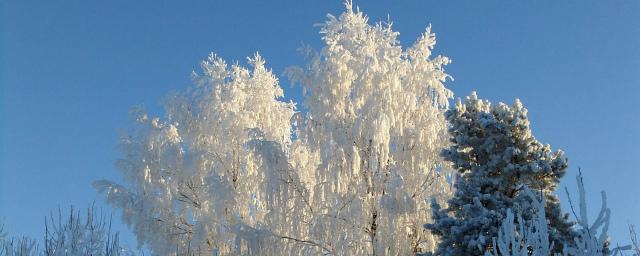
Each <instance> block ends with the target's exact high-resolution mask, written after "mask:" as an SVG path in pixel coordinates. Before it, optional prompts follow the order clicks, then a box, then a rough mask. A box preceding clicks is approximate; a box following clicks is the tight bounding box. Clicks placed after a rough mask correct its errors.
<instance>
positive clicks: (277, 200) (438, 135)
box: [95, 2, 452, 255]
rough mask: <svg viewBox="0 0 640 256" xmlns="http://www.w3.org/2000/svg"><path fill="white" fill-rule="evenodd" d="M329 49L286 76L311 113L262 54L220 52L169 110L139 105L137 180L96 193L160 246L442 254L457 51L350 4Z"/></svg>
mask: <svg viewBox="0 0 640 256" xmlns="http://www.w3.org/2000/svg"><path fill="white" fill-rule="evenodd" d="M320 31H321V33H322V34H323V40H324V43H325V47H324V48H323V49H322V50H321V51H319V52H314V51H313V50H310V49H306V50H305V52H306V53H307V56H308V57H309V58H308V60H309V62H308V65H307V66H306V67H292V68H289V69H288V70H287V72H286V73H287V74H288V75H289V77H290V78H291V80H292V81H294V82H295V83H298V84H300V85H301V86H302V87H303V89H304V91H305V98H304V106H305V107H306V110H307V111H306V112H305V113H301V112H297V110H296V108H295V105H294V104H293V103H285V102H282V101H280V100H279V99H280V98H281V97H282V96H283V91H282V89H281V88H280V86H279V85H278V79H277V78H276V77H275V76H274V75H273V74H272V73H271V71H269V70H268V69H267V68H266V67H265V61H264V60H263V59H262V57H260V56H259V55H256V56H255V57H254V58H251V59H249V63H250V65H251V68H243V67H240V66H239V65H232V66H231V67H228V66H227V65H226V63H225V62H224V61H223V60H222V59H220V58H218V57H217V56H215V55H210V56H209V58H208V59H207V60H206V61H204V62H203V63H202V65H201V66H202V74H200V75H194V81H195V84H196V86H195V87H194V88H191V89H189V90H187V91H186V92H183V93H176V94H173V95H171V96H170V97H169V99H168V100H167V103H166V105H165V116H164V117H163V118H162V119H160V118H151V117H148V116H147V115H146V114H145V113H143V112H142V111H135V114H134V115H135V123H136V125H135V129H134V130H133V131H132V132H131V133H130V134H129V135H128V136H125V137H123V138H122V140H121V143H120V144H121V146H122V152H123V154H124V156H123V159H122V160H120V161H119V162H118V169H119V171H120V172H121V174H122V177H123V178H124V180H126V183H125V184H117V183H114V182H110V181H97V182H96V183H95V187H96V188H97V189H98V190H99V191H101V192H103V193H104V194H105V195H106V197H107V200H108V201H109V202H110V203H111V204H113V205H114V206H115V207H117V208H119V209H122V211H123V218H124V221H125V222H126V223H127V224H128V225H130V226H131V227H132V229H133V230H134V232H135V234H136V235H137V238H138V242H139V244H140V245H147V246H148V247H149V248H150V249H151V250H152V251H153V253H154V254H160V255H167V254H169V253H176V250H177V252H178V253H179V254H194V255H202V254H205V255H210V254H211V253H220V254H225V255H226V254H252V255H282V254H289V255H309V254H337V255H365V254H369V255H407V254H413V253H416V252H421V251H428V250H431V249H432V248H433V246H434V244H435V239H434V238H433V237H432V236H431V235H430V234H429V233H427V232H425V231H424V230H423V228H422V223H423V222H424V221H425V220H429V219H430V213H431V211H430V210H429V209H430V208H429V207H430V206H429V203H428V202H429V201H430V200H431V199H435V200H438V201H440V202H444V199H446V198H447V197H448V196H449V194H450V185H449V183H448V182H447V177H448V176H449V171H448V170H449V169H448V168H447V165H446V163H444V162H443V161H442V160H441V158H440V156H439V152H440V150H441V148H442V147H443V146H444V145H446V121H445V119H444V111H445V109H446V108H447V107H448V105H447V104H448V103H447V102H448V99H449V98H450V97H451V96H452V93H451V92H450V91H449V90H448V89H446V88H445V87H444V85H443V82H444V81H445V79H446V78H447V77H448V76H447V75H446V74H445V73H444V71H443V66H444V65H446V64H447V63H449V60H448V59H447V58H446V57H442V56H436V57H431V51H432V49H433V47H434V44H435V36H434V34H433V33H431V30H430V29H429V28H428V29H427V31H426V32H425V33H424V34H423V35H422V36H421V37H420V38H419V39H418V40H417V41H416V43H415V44H414V45H413V46H412V47H410V48H409V49H407V50H403V49H402V47H401V46H400V44H399V42H398V41H397V36H398V33H397V32H394V31H393V30H392V29H391V25H390V24H387V25H383V24H376V25H369V24H368V19H367V17H366V16H365V15H364V14H363V13H361V12H360V11H353V8H352V5H351V3H350V2H348V3H347V10H346V12H344V13H343V14H342V15H340V16H339V17H334V16H331V15H329V16H328V21H326V22H325V23H324V24H323V25H322V27H321V30H320Z"/></svg>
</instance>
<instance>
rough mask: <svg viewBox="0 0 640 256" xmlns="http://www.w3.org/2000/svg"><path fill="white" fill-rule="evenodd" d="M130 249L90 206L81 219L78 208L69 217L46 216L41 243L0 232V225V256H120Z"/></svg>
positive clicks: (109, 224) (1, 230)
mask: <svg viewBox="0 0 640 256" xmlns="http://www.w3.org/2000/svg"><path fill="white" fill-rule="evenodd" d="M130 254H131V252H130V251H129V250H127V249H126V248H124V247H122V246H121V245H120V242H119V239H118V233H117V232H112V230H111V222H110V219H109V221H107V219H106V218H105V216H104V215H96V214H95V211H94V209H93V208H89V209H87V212H86V216H85V217H84V218H83V217H82V216H81V215H80V211H74V210H73V208H71V212H70V213H69V216H68V217H64V218H63V216H62V213H61V212H58V215H57V216H54V215H53V214H52V215H50V216H49V217H48V218H45V235H44V246H41V245H39V244H38V243H37V241H36V240H34V239H32V238H29V237H14V238H10V237H9V236H8V235H7V234H5V233H3V226H2V224H0V256H14V255H15V256H38V255H43V256H45V255H46V256H67V255H94V256H119V255H130Z"/></svg>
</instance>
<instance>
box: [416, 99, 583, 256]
mask: <svg viewBox="0 0 640 256" xmlns="http://www.w3.org/2000/svg"><path fill="white" fill-rule="evenodd" d="M446 118H447V120H448V121H449V123H450V125H451V126H450V128H449V133H450V135H451V142H452V144H451V146H450V147H449V148H447V149H445V150H443V152H442V155H443V157H444V158H445V159H446V160H448V161H450V162H451V163H452V164H453V167H454V168H455V169H456V170H457V171H458V173H459V176H458V177H457V180H456V181H455V184H454V189H455V192H454V196H453V198H451V199H449V200H448V207H447V208H441V207H440V205H438V203H437V202H434V203H433V206H432V209H433V215H434V216H433V220H434V222H433V223H430V224H427V225H425V227H426V228H427V229H428V230H430V231H431V232H432V233H433V234H435V235H437V236H440V238H441V242H440V244H439V246H438V247H437V249H436V251H435V254H436V255H482V254H483V253H484V252H485V251H486V250H487V249H490V247H491V237H496V236H497V234H498V229H499V227H500V223H501V222H502V220H503V219H504V218H505V217H506V216H507V209H509V208H511V209H514V210H516V211H518V212H521V213H522V215H523V220H524V221H525V222H530V221H531V219H532V217H533V215H534V213H533V212H532V210H533V209H532V208H533V207H529V206H530V205H531V201H530V199H529V198H527V197H525V196H523V193H522V189H523V187H524V186H527V187H529V188H531V189H532V190H533V191H536V193H538V195H540V196H541V195H544V196H545V197H546V198H545V199H546V207H545V214H546V216H547V219H548V222H549V230H548V232H549V239H550V240H551V241H550V242H553V243H554V244H555V248H554V250H561V249H562V246H563V245H565V244H567V243H571V242H570V241H573V235H574V234H573V231H572V229H571V226H572V223H571V222H570V221H569V220H568V214H562V213H561V210H560V207H559V204H558V198H557V197H556V196H555V194H554V191H555V189H556V186H557V185H558V182H559V180H560V178H562V176H564V174H565V172H566V168H567V159H566V158H565V157H564V154H563V152H562V151H556V152H552V151H551V147H550V146H549V145H543V144H541V143H540V142H538V141H537V140H536V139H535V138H534V137H533V136H532V134H531V129H530V127H529V120H528V119H527V109H526V108H524V106H523V105H522V103H521V102H520V101H519V100H516V102H515V104H514V105H513V106H512V107H509V106H507V105H505V104H503V103H499V104H497V105H494V106H492V105H491V103H490V102H489V101H486V100H481V99H478V96H477V95H476V93H475V92H473V93H472V94H471V96H468V97H467V98H466V101H465V103H464V104H463V103H462V102H460V101H458V102H457V104H456V106H455V108H453V109H451V110H449V111H447V112H446Z"/></svg>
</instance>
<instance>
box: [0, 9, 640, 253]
mask: <svg viewBox="0 0 640 256" xmlns="http://www.w3.org/2000/svg"><path fill="white" fill-rule="evenodd" d="M392 2H394V3H392ZM354 4H355V5H358V6H360V8H361V10H363V11H364V12H365V13H367V14H368V16H369V17H370V21H378V20H384V21H386V20H387V17H390V19H391V20H392V21H393V23H394V28H395V30H397V31H399V32H400V40H401V42H402V44H403V45H405V46H408V45H410V44H411V43H413V41H414V40H415V39H416V38H417V36H418V35H419V34H420V33H421V32H423V31H424V28H425V27H426V26H427V25H429V24H432V27H433V31H435V33H436V35H437V40H438V44H437V45H436V53H439V54H443V55H446V56H448V57H450V58H451V59H452V60H453V63H452V64H450V65H449V66H447V69H446V70H447V71H448V73H449V74H451V75H452V76H453V77H454V78H455V81H453V82H449V83H448V87H449V88H450V89H452V90H453V91H454V93H455V94H456V97H464V96H466V95H468V94H469V93H470V92H471V91H472V90H477V91H478V94H479V95H480V97H484V98H488V99H490V100H492V101H494V102H497V101H504V102H508V103H512V102H513V99H514V98H520V99H521V100H522V101H523V102H524V104H525V106H527V107H528V109H529V113H530V119H531V123H532V127H533V130H534V134H535V136H536V137H537V138H538V139H539V140H541V141H542V142H544V143H550V144H551V145H552V146H553V148H556V149H563V150H564V151H565V152H566V153H567V156H568V157H569V159H570V171H569V173H568V175H567V177H566V178H565V179H564V180H563V182H562V186H563V187H564V186H567V187H569V189H570V191H572V192H573V194H574V196H575V194H576V193H575V190H576V188H575V182H574V175H575V174H576V173H577V169H578V167H582V170H583V173H584V176H585V179H586V185H587V191H588V194H587V195H588V197H589V199H590V200H589V203H590V206H591V208H592V209H593V211H592V219H593V218H594V217H595V216H594V215H595V213H596V212H595V209H596V208H597V207H599V206H600V199H599V191H600V190H606V191H607V193H608V196H609V207H610V208H611V209H612V211H613V217H612V218H613V219H612V223H611V224H612V227H611V234H612V236H613V238H614V243H615V242H620V243H625V242H626V241H628V235H627V225H628V224H629V223H635V224H637V225H640V188H639V187H638V186H640V150H638V145H640V129H639V125H640V120H639V118H640V100H638V96H639V95H640V15H639V13H640V1H637V0H629V1H583V0H580V1H578V0H572V1H569V0H566V1H555V0H540V1H431V0H430V1H425V0H411V1H369V2H365V1H355V2H354ZM342 10H343V5H342V3H341V1H294V0H291V1H94V0H88V1H86V0H82V1H81V0H70V1H38V2H36V1H30V0H0V219H4V222H5V226H6V227H5V229H6V231H8V232H9V233H12V234H14V235H28V236H32V237H35V238H38V239H40V238H41V237H42V236H43V232H44V227H43V222H44V221H43V219H44V215H46V214H48V213H49V212H50V211H51V210H56V209H57V208H58V207H61V208H63V210H64V209H68V207H69V205H74V206H76V207H85V206H88V205H90V204H91V203H92V202H94V201H95V202H96V205H97V206H98V207H105V204H104V202H103V201H102V198H101V197H100V196H97V195H96V193H95V191H94V190H93V188H92V187H91V182H92V181H93V180H96V179H102V178H108V179H112V180H118V175H117V173H116V171H115V168H114V167H113V162H114V161H115V160H116V159H117V158H118V157H119V152H118V150H117V147H116V141H117V138H118V136H119V134H121V133H122V132H123V131H124V130H126V129H127V128H128V127H129V124H128V109H129V108H130V107H131V106H133V105H143V106H145V107H146V108H147V109H149V110H151V111H152V112H153V113H156V114H158V113H161V109H160V107H159V103H160V102H161V100H162V99H163V97H164V96H165V95H166V94H167V93H168V92H169V91H171V90H183V89H185V88H186V87H187V86H189V85H190V79H189V74H190V72H191V71H192V70H194V69H196V70H197V68H198V63H199V62H200V60H201V59H203V58H205V57H206V56H207V54H208V53H209V52H215V53H217V54H218V55H219V56H222V57H223V58H225V59H226V60H227V62H235V61H236V60H237V61H239V62H241V63H246V62H245V57H246V56H252V55H253V54H254V53H255V52H256V51H259V52H260V53H261V54H262V56H263V57H264V58H265V59H266V60H267V65H268V66H269V67H271V68H272V69H273V71H274V73H276V74H279V75H280V74H282V71H283V70H284V68H285V67H287V66H290V65H302V64H303V63H304V62H303V58H302V56H300V55H299V54H298V53H297V52H296V49H297V48H298V47H299V46H300V45H301V44H302V43H306V44H310V45H312V46H314V47H315V48H319V47H321V41H320V35H319V34H318V28H317V27H314V26H313V25H314V24H316V23H318V22H323V21H324V20H325V17H326V16H325V15H326V14H327V13H332V14H336V15H337V14H340V12H342ZM280 77H281V84H282V86H283V87H284V88H285V93H286V94H287V97H288V98H290V99H293V100H294V101H299V99H300V95H301V92H300V89H299V88H296V87H293V88H292V87H291V86H290V85H289V82H288V81H287V79H286V78H285V77H284V76H280ZM561 197H562V198H563V200H566V196H565V195H564V192H562V193H561ZM564 205H565V206H566V203H565V204H564ZM105 210H107V211H108V210H110V208H108V207H106V208H105ZM114 221H115V222H117V223H116V224H117V225H116V227H118V228H119V229H121V231H122V232H123V233H124V234H125V236H124V237H125V239H127V240H128V241H129V244H132V245H133V244H135V242H134V240H133V237H132V236H131V233H130V232H129V231H127V230H126V228H125V227H124V226H122V224H120V223H119V218H118V217H116V218H115V220H114Z"/></svg>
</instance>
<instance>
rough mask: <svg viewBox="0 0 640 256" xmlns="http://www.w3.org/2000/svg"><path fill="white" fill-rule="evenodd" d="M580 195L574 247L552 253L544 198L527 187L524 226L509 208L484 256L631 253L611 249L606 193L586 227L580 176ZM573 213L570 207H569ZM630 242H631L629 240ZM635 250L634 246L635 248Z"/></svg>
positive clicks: (575, 255) (620, 249) (566, 255)
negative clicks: (529, 213)
mask: <svg viewBox="0 0 640 256" xmlns="http://www.w3.org/2000/svg"><path fill="white" fill-rule="evenodd" d="M576 179H577V184H578V192H579V197H580V198H579V199H580V203H579V206H580V208H579V214H580V215H579V216H578V215H577V214H575V212H574V214H575V217H576V220H577V223H578V225H577V227H576V235H575V237H574V243H573V245H565V246H564V247H563V250H562V252H555V253H554V252H553V246H552V245H551V244H550V243H549V242H550V239H549V230H548V227H547V223H548V220H547V217H546V216H545V205H546V203H545V198H544V197H539V196H536V195H535V193H534V192H532V191H531V190H530V189H529V188H528V187H526V186H525V187H524V189H523V194H524V195H526V196H527V197H528V199H529V202H530V205H529V207H531V209H532V210H533V212H534V214H533V215H532V219H531V221H530V222H527V223H526V224H525V221H524V220H523V218H522V214H521V213H517V221H516V220H515V219H514V213H513V212H512V210H511V209H508V210H507V217H506V218H505V219H504V220H503V222H502V225H501V226H500V231H499V233H498V236H497V237H494V238H493V239H492V240H493V248H492V249H491V250H488V251H486V252H485V256H498V255H500V256H547V255H557V256H561V255H562V256H605V255H623V251H628V250H631V249H632V247H631V246H623V247H616V248H613V249H611V248H610V241H609V237H608V235H607V230H608V227H609V217H610V215H611V210H610V209H609V208H607V200H606V194H605V193H604V191H603V192H602V207H601V208H600V212H599V213H598V217H597V218H596V220H595V221H594V222H593V223H591V224H589V218H588V217H587V216H588V215H587V203H586V196H585V192H584V183H583V181H582V175H581V174H578V175H577V176H576ZM567 194H568V192H567ZM571 209H572V210H573V205H571ZM632 240H633V239H632ZM636 249H637V246H636Z"/></svg>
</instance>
